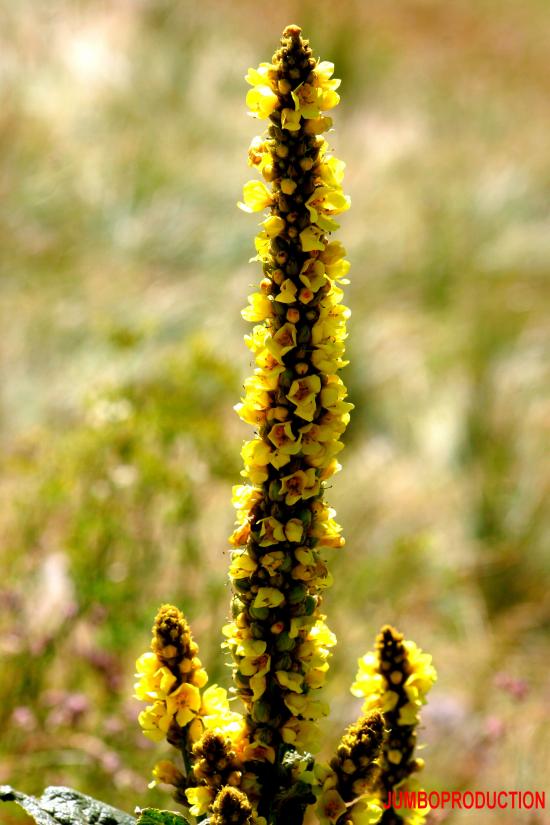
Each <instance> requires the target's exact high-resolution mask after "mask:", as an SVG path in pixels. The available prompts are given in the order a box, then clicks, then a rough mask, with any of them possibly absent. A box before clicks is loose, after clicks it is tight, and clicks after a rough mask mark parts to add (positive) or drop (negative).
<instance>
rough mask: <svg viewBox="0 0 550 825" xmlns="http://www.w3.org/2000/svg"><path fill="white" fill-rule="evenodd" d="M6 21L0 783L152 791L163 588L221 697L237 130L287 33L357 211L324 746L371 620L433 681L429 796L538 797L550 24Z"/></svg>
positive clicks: (179, 16)
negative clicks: (150, 693)
mask: <svg viewBox="0 0 550 825" xmlns="http://www.w3.org/2000/svg"><path fill="white" fill-rule="evenodd" d="M1 10H2V15H3V19H4V26H3V33H2V39H3V43H2V49H1V52H0V75H1V77H2V79H3V84H4V92H5V93H4V98H5V104H4V106H3V108H2V111H1V113H0V146H1V150H2V151H1V155H0V157H1V160H0V164H1V167H0V169H1V171H0V189H1V192H2V196H3V197H2V199H1V202H0V203H1V206H0V244H1V246H2V251H3V254H2V262H1V264H0V266H1V272H0V290H1V292H0V295H1V301H2V320H3V325H2V326H3V336H2V344H1V350H2V361H3V374H4V381H3V387H2V406H1V410H0V441H1V443H2V446H3V448H4V449H3V457H2V459H1V463H2V477H1V481H0V488H1V489H0V494H1V496H2V500H3V502H4V506H3V507H2V510H1V513H0V532H1V533H2V535H3V536H4V540H3V541H2V545H1V548H0V560H1V563H2V569H3V570H4V571H5V576H4V580H3V583H2V586H1V588H0V603H1V605H2V611H1V614H0V629H1V637H0V652H1V654H2V658H3V660H4V661H3V663H2V668H1V674H2V675H1V678H0V718H1V721H2V730H3V732H4V735H3V737H2V743H1V745H0V753H1V757H0V781H2V782H8V781H9V782H13V783H14V784H18V785H19V786H20V787H21V788H22V789H23V790H26V791H29V792H35V791H38V790H40V789H41V788H42V787H43V786H44V785H45V784H48V783H67V784H73V785H75V786H76V787H78V788H79V789H80V790H83V791H86V792H89V793H92V794H94V795H96V796H102V797H104V798H105V799H107V800H108V801H110V802H112V803H113V804H116V805H119V806H120V807H125V808H127V809H128V810H131V809H132V808H133V806H134V805H135V804H136V803H141V802H143V801H144V800H145V799H147V800H149V801H151V802H154V801H155V800H156V801H159V802H160V801H163V797H162V795H161V794H160V793H158V792H156V791H147V788H146V784H147V781H148V772H149V770H150V767H151V765H152V764H153V762H154V759H155V754H157V753H158V750H157V749H155V748H152V747H150V746H149V745H148V744H147V743H146V742H144V741H143V740H142V737H141V736H140V735H139V733H138V731H137V725H136V722H135V717H136V714H137V708H136V705H135V703H134V702H133V701H132V700H131V699H130V695H131V683H132V672H133V660H134V658H135V657H136V655H137V654H138V653H139V652H141V651H142V650H143V649H145V646H146V645H147V643H148V636H149V626H150V623H151V620H152V616H153V614H154V611H155V609H156V607H157V605H158V603H159V602H161V601H164V600H172V601H175V602H176V603H178V604H179V605H180V606H181V607H182V608H183V609H184V610H185V611H186V612H187V614H188V615H189V617H190V618H191V619H192V620H193V625H194V629H195V633H196V635H197V637H198V638H199V641H200V643H201V648H202V650H203V653H204V656H203V658H204V659H205V660H206V662H207V664H208V667H209V670H210V672H211V673H212V676H213V678H214V679H217V680H221V681H224V680H225V679H226V676H225V668H224V664H223V660H222V659H221V656H220V653H219V639H220V635H219V627H220V624H221V622H222V620H223V617H224V616H225V614H226V610H227V603H228V598H229V594H228V590H227V587H226V584H225V569H226V564H227V554H226V552H225V548H226V546H227V545H226V536H227V534H228V532H229V531H230V528H231V521H232V512H231V507H230V504H229V496H230V485H231V484H232V483H235V482H237V481H238V473H239V455H238V453H239V446H240V442H241V440H242V439H243V438H245V437H247V430H246V428H245V427H244V426H242V425H241V424H240V423H239V422H238V421H237V420H235V419H236V417H235V416H234V414H233V413H232V410H231V407H232V404H234V403H235V401H236V400H237V399H238V396H239V389H240V384H241V382H242V378H243V376H244V375H245V374H246V372H247V371H248V369H249V368H250V365H249V363H248V359H247V354H246V349H245V348H244V346H243V344H242V335H243V333H244V332H245V331H246V325H245V324H244V323H243V322H241V321H240V318H239V314H238V313H239V309H240V307H241V306H242V305H243V303H244V301H245V296H246V294H247V291H249V290H248V286H249V284H251V283H253V282H254V281H255V280H256V278H257V273H255V270H254V268H253V267H252V266H248V267H247V265H246V260H247V258H248V257H249V254H250V249H251V237H252V234H253V232H254V227H255V223H254V221H247V220H246V219H245V218H243V216H242V215H241V216H240V217H239V215H238V214H237V211H236V210H235V208H234V203H235V201H236V200H237V198H238V195H239V192H240V185H241V184H242V182H243V181H244V180H246V179H247V176H248V172H247V168H246V164H245V157H246V147H247V145H248V141H249V139H250V138H251V136H252V135H253V134H254V131H255V126H254V124H253V123H252V122H251V121H249V120H248V119H247V118H246V117H245V114H244V113H245V109H244V94H245V88H244V82H243V80H242V75H243V74H244V72H245V71H246V69H247V68H248V66H249V65H255V64H257V63H258V62H259V61H260V60H263V59H266V58H267V57H268V56H269V55H270V54H271V53H272V51H273V49H274V48H275V46H276V43H277V39H278V36H279V32H280V30H281V29H282V28H283V26H284V25H285V24H286V23H288V22H290V21H291V20H294V21H295V22H298V23H300V24H301V25H302V26H303V28H304V30H305V31H306V33H307V34H308V35H309V36H310V38H311V40H312V44H313V46H314V48H315V50H316V52H317V53H318V54H321V55H322V56H323V58H325V59H331V60H334V61H335V63H336V64H337V68H338V72H337V74H338V75H339V76H341V77H342V78H343V89H342V91H343V104H342V106H341V107H340V109H339V110H338V111H337V113H336V117H335V121H336V127H337V131H336V132H335V134H334V146H335V149H336V151H337V154H338V155H339V156H340V157H342V158H344V159H345V160H346V162H347V165H348V176H347V189H348V191H349V192H350V194H351V195H352V199H353V209H352V211H351V212H350V213H349V217H347V216H346V219H345V221H344V225H343V227H342V231H341V237H342V239H343V240H344V243H345V244H346V246H347V247H348V249H349V254H350V258H351V260H352V262H353V270H352V274H353V282H352V285H351V286H350V288H349V295H348V304H350V305H351V307H352V309H353V319H352V323H351V325H350V333H351V334H350V338H349V349H350V357H351V365H350V367H349V368H348V369H347V373H346V380H347V383H348V384H349V386H350V391H351V395H352V400H353V401H354V403H355V404H356V410H355V412H354V416H353V421H352V425H351V427H350V430H349V438H348V444H349V446H348V449H347V450H346V452H345V454H344V472H343V474H342V475H341V476H340V477H338V478H337V479H336V481H335V484H334V489H333V490H332V491H331V501H332V503H334V504H335V506H336V507H337V509H338V512H339V516H340V521H341V522H342V523H343V525H344V530H345V533H346V536H347V540H348V543H347V546H346V549H345V550H344V551H343V552H342V554H341V555H340V556H339V557H338V558H337V559H335V562H334V572H335V578H336V584H335V586H334V588H333V590H332V591H331V592H330V593H329V595H328V597H327V612H328V613H329V616H330V621H331V625H332V626H334V628H335V630H336V631H337V633H338V637H339V639H340V642H341V644H340V646H339V648H338V649H337V652H336V655H335V658H334V671H333V681H332V683H331V695H332V704H333V716H332V720H331V723H330V725H329V726H328V727H327V743H328V744H327V746H329V745H330V742H331V741H333V739H334V737H335V736H336V733H337V731H338V730H339V729H340V728H341V727H342V725H343V724H344V723H345V722H347V721H348V720H350V719H352V718H353V716H354V714H355V713H356V710H357V709H356V706H355V703H354V702H353V701H352V700H351V697H349V695H348V693H347V684H348V683H349V681H350V679H351V677H352V675H353V673H354V669H355V660H356V658H357V657H358V656H359V655H360V654H361V653H362V652H363V651H364V650H365V649H366V648H367V647H369V646H370V645H371V643H372V639H373V636H374V634H375V632H376V630H377V628H378V626H379V625H380V624H381V623H382V622H384V621H392V622H395V623H396V624H398V626H400V627H401V628H402V629H403V630H404V631H405V632H406V633H407V635H408V636H410V637H412V638H414V639H415V640H416V641H417V642H418V643H419V644H420V645H421V646H422V647H424V648H425V649H428V650H430V651H431V652H432V653H433V654H434V657H435V661H436V664H437V666H438V670H439V673H440V681H439V683H438V685H437V686H436V688H435V689H434V692H433V698H432V700H431V703H430V705H429V707H428V709H427V712H426V714H425V721H426V730H425V739H426V741H428V742H429V746H430V747H429V750H428V751H427V753H426V759H427V768H426V774H425V781H426V784H427V785H428V786H429V787H434V788H435V787H439V788H441V787H446V788H457V787H461V786H465V787H474V788H475V787H478V788H503V787H506V788H524V789H525V788H534V787H536V788H543V787H544V783H545V780H546V776H545V773H544V765H545V764H548V761H549V756H550V753H549V751H550V746H549V741H550V739H549V736H548V733H549V731H548V718H547V710H546V708H547V700H546V699H545V696H547V694H548V688H549V682H548V672H547V666H546V665H547V659H548V655H549V653H550V650H549V645H548V639H549V629H550V628H549V625H550V610H549V604H548V599H547V597H546V593H547V590H548V583H549V578H550V575H549V573H550V571H549V569H548V568H549V559H548V553H547V549H546V548H547V546H548V539H549V534H550V529H549V528H550V525H549V508H548V506H545V504H546V502H547V500H548V492H549V486H550V485H549V482H550V472H549V466H548V461H547V459H546V456H547V443H548V422H549V421H550V398H549V394H548V377H549V375H548V373H549V367H548V364H549V360H548V355H549V339H548V331H547V315H548V305H549V298H550V291H549V287H548V276H549V275H550V242H549V238H550V233H549V229H550V226H549V221H548V206H547V204H548V200H547V192H548V187H549V183H550V180H549V171H548V163H547V135H548V130H549V128H550V103H549V100H550V97H549V94H548V92H549V91H550V89H549V86H550V82H549V76H548V72H547V70H546V69H547V47H546V44H547V42H548V36H549V35H550V19H549V18H548V14H547V4H546V3H545V2H542V0H522V1H521V2H520V0H506V2H500V3H496V2H494V0H481V2H479V3H476V4H475V5H474V4H471V3H468V2H466V0H457V1H456V2H453V3H452V4H450V3H448V4H443V3H438V2H436V0H406V2H403V3H399V4H388V3H383V2H374V3H369V4H365V3H360V2H346V3H342V4H339V5H338V7H337V10H336V7H335V5H334V4H332V3H329V2H328V0H321V2H313V1H312V2H302V3H290V2H282V3H279V4H277V6H275V5H272V6H268V7H265V8H263V7H262V8H261V9H260V8H259V7H258V6H257V5H256V4H252V3H251V2H248V0H246V2H241V3H239V4H238V5H234V6H233V4H222V3H221V2H218V3H216V2H208V1H207V2H202V3H201V4H200V5H199V6H197V5H196V4H192V3H190V2H188V0H184V2H181V3H178V4H174V3H171V2H152V0H151V1H150V2H142V3H139V4H133V3H127V2H120V3H117V4H104V3H102V2H79V3H71V2H69V1H68V0H57V2H50V3H47V4H46V3H42V2H33V3H31V2H27V1H26V0H22V2H20V3H17V4H13V3H9V2H8V0H3V2H2V4H1ZM545 450H546V452H545ZM164 801H165V802H166V798H164ZM9 816H14V817H15V816H16V814H15V813H13V814H11V813H10V814H9ZM506 816H509V814H506V813H505V812H500V813H499V820H498V821H499V823H508V822H513V823H514V825H516V823H521V822H524V821H529V822H531V823H533V822H535V821H540V822H542V821H543V820H534V819H533V818H531V819H529V820H527V819H525V820H524V819H521V814H519V815H518V813H517V812H514V816H513V818H511V819H510V818H508V819H507V818H506ZM10 821H11V820H10ZM13 821H19V820H15V819H14V820H13ZM452 821H453V823H458V825H460V823H462V822H465V821H466V815H462V816H461V815H460V813H456V814H454V815H453V819H452ZM487 821H488V822H489V821H496V820H494V819H491V817H490V815H487Z"/></svg>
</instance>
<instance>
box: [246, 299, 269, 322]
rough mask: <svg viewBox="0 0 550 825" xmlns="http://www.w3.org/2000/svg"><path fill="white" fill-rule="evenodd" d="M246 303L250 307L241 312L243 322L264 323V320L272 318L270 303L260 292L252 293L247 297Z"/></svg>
mask: <svg viewBox="0 0 550 825" xmlns="http://www.w3.org/2000/svg"><path fill="white" fill-rule="evenodd" d="M248 303H249V304H250V306H248V307H246V308H245V309H243V310H242V311H241V315H242V317H243V318H244V320H245V321H252V322H255V321H265V320H266V318H271V317H272V316H273V307H272V305H271V301H270V300H269V298H268V297H267V295H264V294H263V293H262V292H253V293H252V295H249V296H248Z"/></svg>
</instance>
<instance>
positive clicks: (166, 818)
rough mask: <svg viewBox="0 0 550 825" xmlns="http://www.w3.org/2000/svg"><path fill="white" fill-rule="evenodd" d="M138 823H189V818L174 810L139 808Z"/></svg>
mask: <svg viewBox="0 0 550 825" xmlns="http://www.w3.org/2000/svg"><path fill="white" fill-rule="evenodd" d="M138 813H139V816H138V820H137V825H189V822H188V821H187V819H185V818H184V817H183V816H182V815H181V814H176V813H174V812H173V811H159V810H158V809H157V808H143V810H141V811H140V810H139V809H138Z"/></svg>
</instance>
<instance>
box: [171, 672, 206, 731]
mask: <svg viewBox="0 0 550 825" xmlns="http://www.w3.org/2000/svg"><path fill="white" fill-rule="evenodd" d="M200 707H201V695H200V692H199V689H198V688H197V687H195V685H190V684H189V683H187V682H184V683H183V684H181V685H180V686H179V687H178V688H176V690H174V691H173V692H172V693H170V695H169V696H167V698H166V709H167V711H168V713H169V714H170V715H171V716H173V717H174V718H175V720H176V722H177V723H178V725H179V726H180V728H183V727H185V725H188V724H189V722H190V721H191V720H192V719H193V718H194V716H195V715H196V714H197V713H198V711H199V710H200Z"/></svg>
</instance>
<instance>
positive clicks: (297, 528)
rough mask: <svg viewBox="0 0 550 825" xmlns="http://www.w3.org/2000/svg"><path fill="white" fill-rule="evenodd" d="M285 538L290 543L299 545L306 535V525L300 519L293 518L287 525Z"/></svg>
mask: <svg viewBox="0 0 550 825" xmlns="http://www.w3.org/2000/svg"><path fill="white" fill-rule="evenodd" d="M284 529H285V536H286V538H287V540H288V541H290V542H294V543H296V544H299V543H300V542H301V541H302V537H303V535H304V525H303V524H302V522H301V521H300V519H298V518H291V519H289V520H288V521H287V523H286V524H285V528H284Z"/></svg>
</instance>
